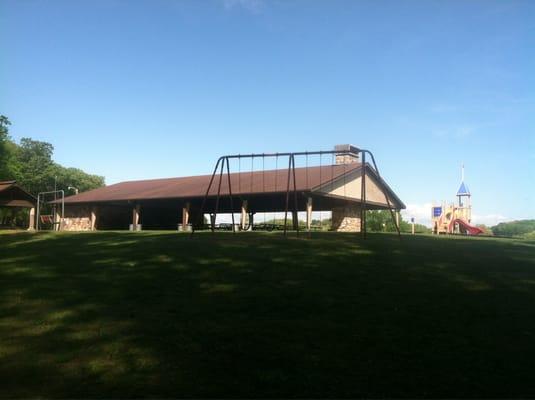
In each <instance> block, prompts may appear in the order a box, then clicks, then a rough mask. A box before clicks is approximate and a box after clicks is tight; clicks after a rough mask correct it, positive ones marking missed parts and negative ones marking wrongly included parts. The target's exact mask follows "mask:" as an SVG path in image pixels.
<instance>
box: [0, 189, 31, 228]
mask: <svg viewBox="0 0 535 400" xmlns="http://www.w3.org/2000/svg"><path fill="white" fill-rule="evenodd" d="M36 203H37V199H36V198H35V197H33V196H32V195H31V194H30V193H28V192H27V191H26V190H24V189H23V188H22V187H20V186H19V185H18V184H17V181H0V208H8V207H9V208H15V209H17V208H18V209H21V208H28V209H29V210H30V212H29V217H28V229H29V230H33V229H34V228H35V205H36ZM7 219H8V218H7V217H6V216H3V217H2V218H1V220H0V226H2V225H7V224H8V223H9V221H7Z"/></svg>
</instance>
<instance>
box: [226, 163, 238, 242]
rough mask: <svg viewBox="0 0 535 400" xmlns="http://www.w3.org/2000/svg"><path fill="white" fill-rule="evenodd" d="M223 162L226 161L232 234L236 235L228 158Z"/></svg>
mask: <svg viewBox="0 0 535 400" xmlns="http://www.w3.org/2000/svg"><path fill="white" fill-rule="evenodd" d="M225 160H226V161H227V178H228V192H229V196H230V213H231V215H232V232H233V233H236V227H235V225H234V204H233V202H232V185H231V183H230V166H229V161H228V158H225Z"/></svg>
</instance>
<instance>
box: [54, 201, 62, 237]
mask: <svg viewBox="0 0 535 400" xmlns="http://www.w3.org/2000/svg"><path fill="white" fill-rule="evenodd" d="M62 219H63V215H61V207H59V206H56V212H55V213H54V230H55V231H60V230H61V221H62Z"/></svg>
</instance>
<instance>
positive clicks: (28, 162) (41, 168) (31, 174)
mask: <svg viewBox="0 0 535 400" xmlns="http://www.w3.org/2000/svg"><path fill="white" fill-rule="evenodd" d="M53 153H54V146H52V144H50V143H47V142H41V141H38V140H33V139H30V138H22V139H21V141H20V145H19V147H18V149H17V154H16V158H17V162H18V177H17V178H18V179H17V180H18V181H19V182H20V184H21V185H23V186H24V187H25V189H26V190H28V191H29V192H30V193H33V194H37V193H39V192H44V191H50V190H53V189H54V177H55V172H56V169H55V165H54V162H53V161H52V154H53Z"/></svg>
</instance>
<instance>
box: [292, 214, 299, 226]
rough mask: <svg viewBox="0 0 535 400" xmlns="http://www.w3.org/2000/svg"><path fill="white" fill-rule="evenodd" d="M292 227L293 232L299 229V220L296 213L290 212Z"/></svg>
mask: <svg viewBox="0 0 535 400" xmlns="http://www.w3.org/2000/svg"><path fill="white" fill-rule="evenodd" d="M292 226H293V229H294V230H297V229H298V228H299V220H298V215H297V211H295V210H292Z"/></svg>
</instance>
